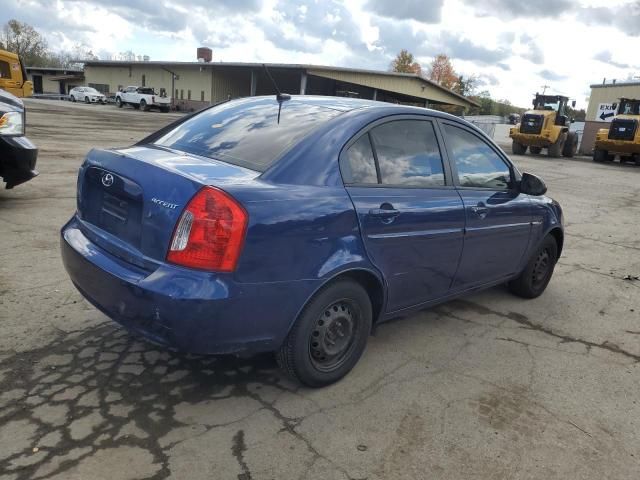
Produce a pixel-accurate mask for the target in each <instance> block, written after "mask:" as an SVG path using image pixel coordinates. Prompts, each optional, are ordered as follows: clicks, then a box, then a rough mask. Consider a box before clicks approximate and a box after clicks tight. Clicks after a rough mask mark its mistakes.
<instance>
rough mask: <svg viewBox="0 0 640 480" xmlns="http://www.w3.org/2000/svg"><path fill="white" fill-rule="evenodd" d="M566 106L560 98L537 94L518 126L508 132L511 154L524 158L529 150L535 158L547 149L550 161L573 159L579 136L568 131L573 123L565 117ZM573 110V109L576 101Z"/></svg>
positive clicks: (566, 101) (573, 104) (565, 102)
mask: <svg viewBox="0 0 640 480" xmlns="http://www.w3.org/2000/svg"><path fill="white" fill-rule="evenodd" d="M568 102H569V99H568V98H567V97H564V96H562V95H540V94H539V93H536V97H535V99H534V100H533V110H528V111H527V112H525V113H524V115H523V116H522V119H521V120H520V123H518V124H516V125H515V126H514V127H511V129H510V131H509V137H511V139H512V140H513V146H512V149H513V153H514V154H516V155H524V154H525V153H526V151H527V148H528V149H529V150H530V151H531V153H535V154H537V153H540V152H541V151H542V149H543V148H546V149H547V153H548V155H549V156H550V157H559V156H560V155H562V156H564V157H573V156H574V155H575V153H576V150H577V149H578V135H577V134H576V133H575V132H571V131H569V126H570V124H571V122H572V121H573V120H571V119H570V118H569V117H568V116H567V113H566V112H567V103H568ZM572 106H573V107H575V106H576V102H575V100H574V101H573V103H572Z"/></svg>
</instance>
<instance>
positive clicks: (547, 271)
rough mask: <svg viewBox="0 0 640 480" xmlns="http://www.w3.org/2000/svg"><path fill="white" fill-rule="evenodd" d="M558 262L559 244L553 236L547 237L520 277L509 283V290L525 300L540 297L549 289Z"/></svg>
mask: <svg viewBox="0 0 640 480" xmlns="http://www.w3.org/2000/svg"><path fill="white" fill-rule="evenodd" d="M557 261H558V244H557V243H556V239H555V238H554V237H553V236H552V235H547V236H546V237H545V239H544V240H543V241H542V245H540V247H539V248H538V250H536V251H535V253H534V254H533V255H532V256H531V258H530V259H529V262H528V263H527V266H526V267H525V268H524V270H523V271H522V273H521V274H520V276H518V277H517V278H515V279H514V280H511V281H510V282H509V290H510V291H511V293H513V294H515V295H518V296H519V297H523V298H536V297H539V296H540V295H542V292H544V290H545V288H547V285H548V284H549V281H550V280H551V276H552V275H553V269H554V268H555V266H556V262H557Z"/></svg>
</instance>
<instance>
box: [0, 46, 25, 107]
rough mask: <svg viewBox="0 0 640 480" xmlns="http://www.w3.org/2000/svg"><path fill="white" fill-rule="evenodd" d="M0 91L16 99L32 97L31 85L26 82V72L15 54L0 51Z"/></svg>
mask: <svg viewBox="0 0 640 480" xmlns="http://www.w3.org/2000/svg"><path fill="white" fill-rule="evenodd" d="M0 89H3V90H6V91H7V92H9V93H10V94H12V95H15V96H16V97H30V96H31V95H33V83H32V82H30V81H29V80H27V71H26V70H25V68H24V64H23V63H22V61H21V60H20V57H19V56H18V55H16V54H15V53H11V52H7V51H6V50H0Z"/></svg>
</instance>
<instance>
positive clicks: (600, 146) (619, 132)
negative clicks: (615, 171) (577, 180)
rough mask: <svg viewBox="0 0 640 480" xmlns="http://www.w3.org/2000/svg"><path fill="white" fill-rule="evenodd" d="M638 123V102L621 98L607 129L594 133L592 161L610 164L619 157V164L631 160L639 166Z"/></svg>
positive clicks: (639, 111) (639, 140)
mask: <svg viewBox="0 0 640 480" xmlns="http://www.w3.org/2000/svg"><path fill="white" fill-rule="evenodd" d="M639 123H640V100H636V99H632V98H621V99H620V103H618V108H617V111H616V116H615V117H613V120H612V121H611V125H609V128H601V129H600V130H598V132H597V133H596V143H595V146H594V149H593V161H594V162H612V161H613V160H614V159H615V156H616V155H619V156H620V163H623V162H625V161H627V160H631V161H635V163H636V165H640V128H639V126H638V124H639Z"/></svg>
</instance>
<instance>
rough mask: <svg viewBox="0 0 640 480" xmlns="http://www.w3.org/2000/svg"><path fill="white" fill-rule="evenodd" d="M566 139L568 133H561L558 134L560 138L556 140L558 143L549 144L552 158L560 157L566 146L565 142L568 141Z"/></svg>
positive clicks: (548, 151) (549, 152) (548, 150)
mask: <svg viewBox="0 0 640 480" xmlns="http://www.w3.org/2000/svg"><path fill="white" fill-rule="evenodd" d="M566 141H567V134H566V133H561V134H560V135H559V136H558V140H556V143H554V144H553V145H549V148H548V149H547V153H548V155H549V156H550V157H552V158H559V157H560V155H561V154H562V149H563V148H564V144H565V143H566Z"/></svg>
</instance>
